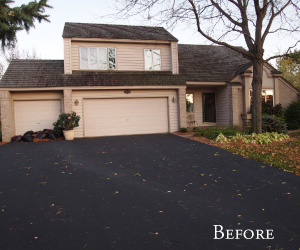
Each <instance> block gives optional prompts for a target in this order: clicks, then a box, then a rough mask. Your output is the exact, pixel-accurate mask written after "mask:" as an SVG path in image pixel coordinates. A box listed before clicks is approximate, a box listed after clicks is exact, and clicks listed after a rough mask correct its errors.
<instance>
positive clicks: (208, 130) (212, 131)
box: [194, 126, 241, 140]
mask: <svg viewBox="0 0 300 250" xmlns="http://www.w3.org/2000/svg"><path fill="white" fill-rule="evenodd" d="M238 133H241V132H240V128H239V127H238V126H226V127H221V126H216V127H198V128H196V131H195V133H194V136H203V137H206V138H208V139H211V140H212V139H216V138H217V137H218V135H219V134H223V135H225V136H234V135H236V134H238Z"/></svg>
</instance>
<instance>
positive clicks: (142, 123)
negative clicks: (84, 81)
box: [84, 98, 169, 136]
mask: <svg viewBox="0 0 300 250" xmlns="http://www.w3.org/2000/svg"><path fill="white" fill-rule="evenodd" d="M168 127H169V122H168V105H167V98H128V99H90V100H85V101H84V131H85V136H109V135H134V134H153V133H167V132H168V131H169V129H168Z"/></svg>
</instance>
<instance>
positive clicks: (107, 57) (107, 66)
mask: <svg viewBox="0 0 300 250" xmlns="http://www.w3.org/2000/svg"><path fill="white" fill-rule="evenodd" d="M81 48H87V49H88V65H89V68H88V69H84V68H82V66H81ZM91 48H92V49H97V56H98V69H91V65H90V49H91ZM99 49H106V69H100V67H99V58H100V51H99ZM108 49H114V50H115V61H116V68H115V69H110V68H109V55H108ZM117 68H118V65H117V49H116V48H114V47H79V69H80V70H91V71H95V70H100V71H105V70H117Z"/></svg>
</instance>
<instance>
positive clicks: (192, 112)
mask: <svg viewBox="0 0 300 250" xmlns="http://www.w3.org/2000/svg"><path fill="white" fill-rule="evenodd" d="M186 95H193V111H191V112H188V111H187V110H186V113H187V114H194V113H195V94H194V93H186V94H185V103H186ZM186 108H187V107H185V109H186Z"/></svg>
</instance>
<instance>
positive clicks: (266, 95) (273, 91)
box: [249, 89, 275, 107]
mask: <svg viewBox="0 0 300 250" xmlns="http://www.w3.org/2000/svg"><path fill="white" fill-rule="evenodd" d="M266 90H272V91H273V107H274V106H275V100H274V99H275V94H274V92H275V91H274V89H262V90H261V92H263V91H266ZM251 91H252V92H253V89H249V107H250V106H251V95H250V93H251ZM266 98H267V95H265V102H266Z"/></svg>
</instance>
